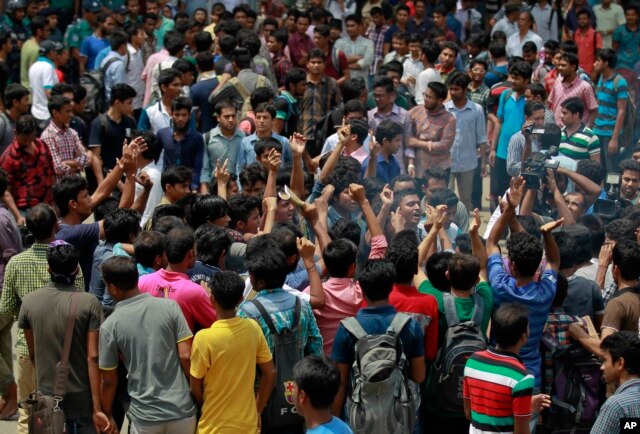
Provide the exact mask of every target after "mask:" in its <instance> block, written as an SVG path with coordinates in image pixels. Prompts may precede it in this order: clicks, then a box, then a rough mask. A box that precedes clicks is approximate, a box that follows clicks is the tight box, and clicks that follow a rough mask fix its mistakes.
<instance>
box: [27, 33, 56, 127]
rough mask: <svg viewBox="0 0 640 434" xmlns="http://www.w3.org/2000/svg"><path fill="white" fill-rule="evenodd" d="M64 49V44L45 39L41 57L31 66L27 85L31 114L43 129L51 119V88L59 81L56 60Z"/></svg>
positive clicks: (41, 48)
mask: <svg viewBox="0 0 640 434" xmlns="http://www.w3.org/2000/svg"><path fill="white" fill-rule="evenodd" d="M62 49H63V47H62V44H58V43H57V42H52V41H43V42H42V44H41V45H40V57H38V60H37V61H36V62H35V63H34V64H33V65H31V67H30V68H29V85H28V86H26V87H28V88H30V89H31V101H32V105H31V114H32V115H33V117H34V118H35V119H36V122H37V123H38V128H40V130H43V129H44V128H45V127H46V125H47V123H48V121H49V119H51V113H50V112H49V111H48V110H47V108H48V106H47V104H48V102H49V98H50V96H51V88H52V87H53V86H54V85H55V84H56V83H58V81H59V80H58V75H57V74H56V64H55V62H56V61H57V59H58V56H59V54H60V52H62Z"/></svg>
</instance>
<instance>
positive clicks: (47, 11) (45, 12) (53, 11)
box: [38, 6, 60, 17]
mask: <svg viewBox="0 0 640 434" xmlns="http://www.w3.org/2000/svg"><path fill="white" fill-rule="evenodd" d="M59 13H60V8H56V7H53V6H50V7H48V8H44V9H40V10H39V11H38V15H40V16H41V17H49V16H51V15H58V14H59Z"/></svg>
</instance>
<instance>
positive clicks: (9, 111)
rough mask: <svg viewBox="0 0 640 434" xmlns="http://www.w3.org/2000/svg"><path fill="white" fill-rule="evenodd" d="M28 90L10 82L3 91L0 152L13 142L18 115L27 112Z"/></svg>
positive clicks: (0, 119) (0, 115)
mask: <svg viewBox="0 0 640 434" xmlns="http://www.w3.org/2000/svg"><path fill="white" fill-rule="evenodd" d="M29 95H30V93H29V90H28V89H27V88H26V87H24V86H22V85H20V84H10V85H8V86H7V87H6V89H5V91H4V111H3V112H2V113H0V153H1V152H4V150H5V149H7V147H8V146H9V145H10V144H11V143H12V142H13V139H14V138H15V134H14V129H15V125H16V122H17V121H18V119H19V118H20V116H22V115H25V114H27V113H29Z"/></svg>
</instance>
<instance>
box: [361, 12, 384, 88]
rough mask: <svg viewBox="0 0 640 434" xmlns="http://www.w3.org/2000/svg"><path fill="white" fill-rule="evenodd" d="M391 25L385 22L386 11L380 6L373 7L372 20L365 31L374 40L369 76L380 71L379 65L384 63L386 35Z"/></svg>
mask: <svg viewBox="0 0 640 434" xmlns="http://www.w3.org/2000/svg"><path fill="white" fill-rule="evenodd" d="M387 30H389V26H388V25H387V24H386V23H385V17H384V12H382V8H380V7H379V6H375V7H373V8H371V22H370V23H369V28H368V29H367V31H366V32H365V34H364V35H365V37H366V38H367V39H369V40H371V41H373V49H374V50H373V51H374V54H373V62H372V63H371V66H370V67H369V77H373V76H374V75H376V73H377V72H378V67H379V66H380V65H382V59H383V58H384V54H383V51H384V35H385V34H386V32H387Z"/></svg>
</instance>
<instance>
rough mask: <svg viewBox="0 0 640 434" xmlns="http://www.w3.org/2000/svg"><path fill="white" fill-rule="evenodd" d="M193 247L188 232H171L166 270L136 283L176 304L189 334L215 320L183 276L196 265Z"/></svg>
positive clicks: (204, 298)
mask: <svg viewBox="0 0 640 434" xmlns="http://www.w3.org/2000/svg"><path fill="white" fill-rule="evenodd" d="M163 175H164V174H163ZM194 247H195V237H194V233H193V231H192V230H191V229H190V228H175V229H172V230H171V231H170V232H169V233H168V234H167V238H166V239H165V252H166V255H167V260H168V262H169V265H167V269H166V270H163V269H160V270H158V271H156V272H155V273H153V274H147V275H146V276H143V277H141V278H140V282H139V286H140V291H141V292H148V293H150V294H151V295H153V296H155V297H159V298H163V297H164V298H170V299H172V300H175V301H176V303H178V305H179V306H180V309H182V313H183V315H184V317H185V319H186V320H187V324H188V325H189V328H190V329H191V330H196V325H197V326H198V327H200V328H203V327H204V328H206V327H210V326H211V324H213V322H214V321H215V320H216V315H215V312H214V310H213V307H212V306H211V301H210V300H209V297H208V296H207V293H206V292H205V290H204V289H202V287H201V286H200V285H198V284H197V283H194V282H192V281H191V280H190V279H189V277H188V276H187V274H186V273H187V270H189V269H190V268H193V266H194V265H195V262H196V253H195V248H194Z"/></svg>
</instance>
